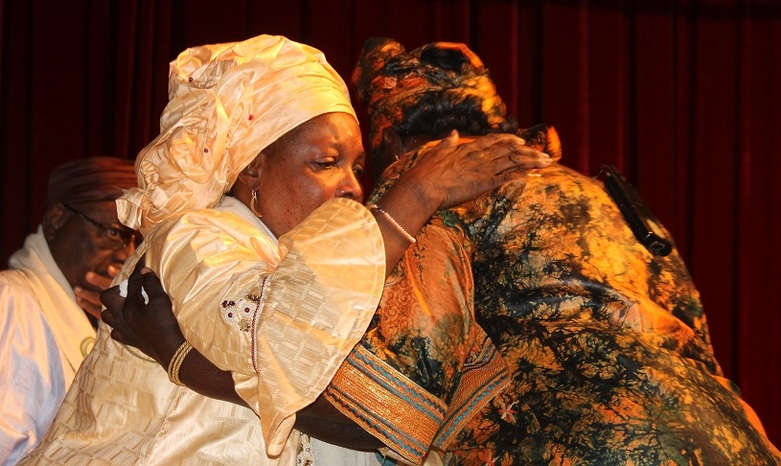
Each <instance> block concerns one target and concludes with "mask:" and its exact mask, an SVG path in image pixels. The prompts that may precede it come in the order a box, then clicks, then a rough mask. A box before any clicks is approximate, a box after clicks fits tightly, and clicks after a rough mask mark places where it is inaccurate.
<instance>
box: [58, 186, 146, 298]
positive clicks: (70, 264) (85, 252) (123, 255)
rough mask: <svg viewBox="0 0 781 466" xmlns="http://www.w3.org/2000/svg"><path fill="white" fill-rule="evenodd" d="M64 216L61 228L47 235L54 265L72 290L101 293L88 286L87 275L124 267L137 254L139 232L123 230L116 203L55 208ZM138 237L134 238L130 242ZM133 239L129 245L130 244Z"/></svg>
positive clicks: (102, 273)
mask: <svg viewBox="0 0 781 466" xmlns="http://www.w3.org/2000/svg"><path fill="white" fill-rule="evenodd" d="M51 209H54V210H55V213H54V214H52V213H50V212H49V211H47V215H59V216H61V219H60V223H59V228H58V229H56V231H55V232H54V234H49V233H47V240H48V242H49V248H50V249H51V252H52V256H53V257H54V260H55V262H57V265H58V266H59V268H60V270H62V272H63V274H64V275H65V278H67V280H68V282H69V283H70V284H71V286H73V287H76V286H80V287H82V288H84V289H88V290H94V291H99V290H97V289H95V287H94V286H92V285H90V284H89V283H87V281H86V279H85V276H86V273H87V272H90V271H92V272H95V273H98V274H100V275H107V274H108V268H109V266H111V265H113V266H115V267H121V266H122V264H123V263H124V262H125V260H126V259H127V258H128V257H129V256H130V254H132V253H133V251H135V248H136V244H137V239H136V238H139V237H140V236H139V235H138V233H137V232H132V230H129V229H127V228H126V227H124V226H122V224H121V223H119V220H118V219H117V208H116V204H115V202H114V201H97V202H84V203H78V204H69V205H64V204H59V205H57V206H54V207H53V208H51ZM131 233H135V235H136V236H135V238H132V239H131V238H129V236H130V234H131ZM128 239H130V241H127V240H128Z"/></svg>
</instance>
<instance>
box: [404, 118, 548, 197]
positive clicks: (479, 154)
mask: <svg viewBox="0 0 781 466" xmlns="http://www.w3.org/2000/svg"><path fill="white" fill-rule="evenodd" d="M551 163H552V159H551V158H550V156H548V154H545V153H544V152H540V151H539V150H536V149H534V148H532V147H529V146H526V145H525V141H524V140H523V139H521V138H519V137H518V136H516V135H514V134H500V133H492V134H488V135H485V136H478V137H475V138H470V139H469V140H468V141H464V140H461V139H460V137H459V135H458V133H457V132H455V131H453V132H452V133H451V134H450V136H448V137H447V138H445V139H443V140H441V141H440V142H439V143H438V144H437V145H436V146H434V147H432V148H431V149H429V150H428V151H427V152H426V153H425V154H421V158H420V160H419V161H418V163H417V164H416V165H415V166H414V167H412V168H410V169H409V170H407V171H406V172H405V173H404V174H403V175H402V176H401V177H400V178H399V180H398V181H397V182H396V184H397V185H398V184H399V183H401V184H403V185H405V186H406V189H410V190H413V191H415V192H416V195H417V197H418V198H419V200H420V202H421V204H423V205H429V206H431V207H433V208H434V210H437V209H443V208H448V207H452V206H455V205H459V204H462V203H464V202H467V201H470V200H472V199H474V198H476V197H478V196H480V195H481V194H483V193H485V192H487V191H490V190H492V189H495V188H498V187H499V186H501V185H502V184H504V183H506V182H508V181H513V180H523V178H524V177H525V176H526V173H527V171H528V170H530V169H534V168H544V167H547V166H549V165H550V164H551Z"/></svg>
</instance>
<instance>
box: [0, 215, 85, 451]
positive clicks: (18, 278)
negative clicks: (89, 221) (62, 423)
mask: <svg viewBox="0 0 781 466" xmlns="http://www.w3.org/2000/svg"><path fill="white" fill-rule="evenodd" d="M9 265H10V266H11V269H10V270H4V271H2V272H0V464H3V465H6V464H16V462H17V461H18V460H19V459H20V458H21V457H22V456H24V455H25V454H27V453H28V452H29V451H30V450H32V449H33V447H34V446H35V445H36V444H37V443H38V442H39V441H40V439H41V438H42V437H43V435H44V434H45V433H46V430H47V429H48V428H49V425H50V424H51V421H52V419H53V418H54V415H55V414H56V413H57V409H58V408H59V406H60V403H61V402H62V399H63V398H64V397H65V392H66V391H67V389H68V387H69V386H70V384H71V381H73V377H74V376H75V374H76V370H77V369H78V367H79V365H80V364H81V362H82V361H83V360H84V357H85V356H86V354H87V353H88V352H89V350H90V349H92V346H93V344H94V343H95V330H94V329H93V328H92V325H91V324H90V322H89V319H88V318H87V316H86V314H85V313H84V311H83V310H82V309H81V308H80V307H79V306H78V305H76V301H75V295H74V294H73V289H72V288H71V286H70V284H69V283H68V281H67V280H66V279H65V276H64V275H63V274H62V272H61V271H60V269H59V267H57V264H56V263H55V262H54V259H53V258H52V255H51V252H49V247H48V245H47V244H46V240H45V238H44V236H43V233H42V231H41V228H40V227H39V228H38V232H37V233H34V234H32V235H29V236H28V237H27V239H26V240H25V243H24V247H23V248H22V249H20V250H19V251H17V252H15V253H14V255H13V256H11V259H10V260H9Z"/></svg>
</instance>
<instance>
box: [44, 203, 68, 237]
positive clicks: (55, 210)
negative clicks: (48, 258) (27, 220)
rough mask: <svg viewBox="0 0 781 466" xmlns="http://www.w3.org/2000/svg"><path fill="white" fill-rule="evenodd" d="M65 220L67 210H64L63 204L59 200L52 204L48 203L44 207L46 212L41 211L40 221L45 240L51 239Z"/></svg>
mask: <svg viewBox="0 0 781 466" xmlns="http://www.w3.org/2000/svg"><path fill="white" fill-rule="evenodd" d="M67 221H68V212H67V211H66V210H65V206H64V205H62V203H61V202H55V203H54V204H52V205H50V206H49V207H48V208H47V209H46V212H44V213H43V221H42V222H41V227H42V229H43V236H44V237H45V238H46V240H47V241H51V240H53V239H54V238H55V237H56V236H57V233H58V232H59V231H60V230H61V229H62V226H63V225H65V223H66V222H67Z"/></svg>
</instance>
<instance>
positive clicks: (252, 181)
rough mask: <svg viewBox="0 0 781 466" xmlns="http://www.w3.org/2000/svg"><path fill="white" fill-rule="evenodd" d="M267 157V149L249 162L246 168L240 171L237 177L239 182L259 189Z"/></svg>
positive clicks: (251, 188)
mask: <svg viewBox="0 0 781 466" xmlns="http://www.w3.org/2000/svg"><path fill="white" fill-rule="evenodd" d="M265 158H266V153H265V151H261V152H260V153H259V154H258V155H257V156H256V157H255V158H254V159H253V160H252V162H250V163H249V165H247V166H246V167H244V170H242V171H241V172H240V173H239V176H238V177H237V179H236V182H237V183H241V184H242V185H244V186H246V187H247V188H249V189H250V190H257V189H258V187H259V186H260V172H261V165H262V164H263V160H264V159H265Z"/></svg>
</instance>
